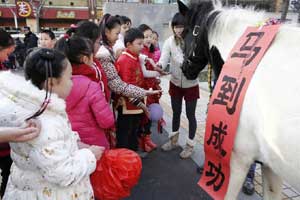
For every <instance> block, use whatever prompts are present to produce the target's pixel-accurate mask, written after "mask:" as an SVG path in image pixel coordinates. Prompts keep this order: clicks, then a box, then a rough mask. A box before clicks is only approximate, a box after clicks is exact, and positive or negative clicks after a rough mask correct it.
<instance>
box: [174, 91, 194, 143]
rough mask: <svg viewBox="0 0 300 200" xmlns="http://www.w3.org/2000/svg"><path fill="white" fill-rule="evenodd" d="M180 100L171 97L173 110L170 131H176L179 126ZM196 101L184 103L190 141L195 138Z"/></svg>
mask: <svg viewBox="0 0 300 200" xmlns="http://www.w3.org/2000/svg"><path fill="white" fill-rule="evenodd" d="M182 99H183V98H180V97H172V96H171V104H172V110H173V118H172V131H173V132H174V131H178V130H179V126H180V115H181V109H182ZM196 106H197V99H195V100H191V101H185V108H186V116H187V118H188V120H189V138H190V139H191V140H192V139H194V137H195V134H196V129H197V121H196V116H195V111H196Z"/></svg>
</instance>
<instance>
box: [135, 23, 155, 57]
mask: <svg viewBox="0 0 300 200" xmlns="http://www.w3.org/2000/svg"><path fill="white" fill-rule="evenodd" d="M138 29H139V30H140V31H142V32H143V33H144V32H145V31H147V30H150V31H152V28H150V26H148V25H147V24H141V25H139V27H138ZM149 51H150V53H153V52H154V51H155V47H154V45H153V44H151V45H150V47H149Z"/></svg>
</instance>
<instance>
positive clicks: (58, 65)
mask: <svg viewBox="0 0 300 200" xmlns="http://www.w3.org/2000/svg"><path fill="white" fill-rule="evenodd" d="M65 61H66V57H65V55H64V54H62V53H61V52H59V51H57V50H55V49H47V48H34V49H33V50H32V51H31V52H30V53H29V55H28V56H27V58H26V60H25V65H24V68H25V78H26V80H30V81H31V82H32V84H33V85H35V86H36V87H37V88H39V89H40V90H41V89H43V85H44V84H45V87H46V96H45V99H44V101H43V103H42V105H41V107H40V109H39V110H38V111H36V112H35V113H34V114H33V115H32V116H30V117H28V118H27V119H26V121H27V120H29V119H32V118H36V117H38V116H39V115H41V114H42V113H43V112H44V111H45V110H46V108H47V106H48V104H49V102H50V99H51V94H52V84H51V83H50V84H49V78H60V77H61V76H62V74H63V71H64V70H65V68H66V66H67V65H66V62H65ZM50 81H51V80H50ZM49 87H50V88H49Z"/></svg>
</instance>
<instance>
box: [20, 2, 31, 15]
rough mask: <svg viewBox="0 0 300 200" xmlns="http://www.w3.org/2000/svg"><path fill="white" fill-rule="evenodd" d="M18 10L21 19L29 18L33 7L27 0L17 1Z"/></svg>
mask: <svg viewBox="0 0 300 200" xmlns="http://www.w3.org/2000/svg"><path fill="white" fill-rule="evenodd" d="M16 9H17V14H18V16H19V17H29V16H30V15H31V13H32V6H31V5H30V3H29V2H28V1H26V0H16Z"/></svg>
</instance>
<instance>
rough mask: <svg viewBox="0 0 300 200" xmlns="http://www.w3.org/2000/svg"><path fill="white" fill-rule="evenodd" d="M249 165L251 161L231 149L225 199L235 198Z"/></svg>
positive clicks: (232, 199) (233, 199)
mask: <svg viewBox="0 0 300 200" xmlns="http://www.w3.org/2000/svg"><path fill="white" fill-rule="evenodd" d="M250 165H251V161H249V160H248V159H247V160H245V159H243V157H242V155H239V154H238V153H236V152H235V151H232V154H231V161H230V179H229V185H228V189H227V193H226V196H225V200H235V199H237V196H238V194H239V192H240V190H241V188H242V185H243V182H244V180H245V178H246V176H247V173H248V170H249V168H250Z"/></svg>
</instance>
